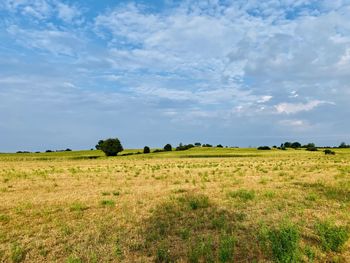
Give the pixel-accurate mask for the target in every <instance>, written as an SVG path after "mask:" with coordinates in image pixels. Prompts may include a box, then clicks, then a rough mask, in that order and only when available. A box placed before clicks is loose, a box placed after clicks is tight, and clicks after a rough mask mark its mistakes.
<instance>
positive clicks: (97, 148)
mask: <svg viewBox="0 0 350 263" xmlns="http://www.w3.org/2000/svg"><path fill="white" fill-rule="evenodd" d="M102 143H103V140H99V141H98V143H97V145H96V146H95V147H96V150H101V146H102Z"/></svg>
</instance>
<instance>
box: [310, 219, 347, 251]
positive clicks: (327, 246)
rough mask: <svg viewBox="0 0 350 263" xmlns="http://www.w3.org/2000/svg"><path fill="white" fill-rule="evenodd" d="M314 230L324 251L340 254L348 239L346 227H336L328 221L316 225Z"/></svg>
mask: <svg viewBox="0 0 350 263" xmlns="http://www.w3.org/2000/svg"><path fill="white" fill-rule="evenodd" d="M315 229H316V233H317V234H318V236H319V238H320V241H321V246H322V249H323V250H325V251H334V252H340V251H341V250H342V248H343V247H344V245H345V243H346V242H347V241H348V240H349V237H350V236H349V229H348V228H347V227H344V226H336V225H335V224H334V223H332V222H330V221H323V222H319V223H317V224H316V226H315Z"/></svg>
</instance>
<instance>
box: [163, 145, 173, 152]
mask: <svg viewBox="0 0 350 263" xmlns="http://www.w3.org/2000/svg"><path fill="white" fill-rule="evenodd" d="M172 149H173V147H172V146H171V144H169V143H168V144H166V145H165V146H164V151H166V152H170V151H172Z"/></svg>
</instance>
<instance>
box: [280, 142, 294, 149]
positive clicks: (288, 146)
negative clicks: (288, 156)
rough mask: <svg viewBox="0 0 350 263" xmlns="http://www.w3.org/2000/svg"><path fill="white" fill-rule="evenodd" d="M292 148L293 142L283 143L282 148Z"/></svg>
mask: <svg viewBox="0 0 350 263" xmlns="http://www.w3.org/2000/svg"><path fill="white" fill-rule="evenodd" d="M283 147H284V148H291V147H292V143H291V142H285V143H282V144H281V148H283Z"/></svg>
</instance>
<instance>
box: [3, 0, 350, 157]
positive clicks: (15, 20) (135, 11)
mask: <svg viewBox="0 0 350 263" xmlns="http://www.w3.org/2000/svg"><path fill="white" fill-rule="evenodd" d="M349 17H350V1H349V0H334V1H328V0H323V1H322V0H317V1H315V0H293V1H292V0H266V1H258V0H250V1H243V0H235V1H215V0H212V1H171V0H164V1H156V0H154V1H112V0H104V1H93V0H87V1H78V0H76V1H73V0H70V1H69V0H2V1H1V2H0V151H17V150H31V151H34V150H46V149H63V148H67V147H70V148H73V149H87V148H91V147H93V146H94V145H95V143H96V142H97V141H98V140H99V139H101V138H107V137H119V138H120V139H121V141H122V143H123V145H124V146H125V147H143V146H144V145H149V146H151V147H154V146H162V145H164V144H166V143H172V144H178V143H180V142H182V143H193V142H196V141H200V142H203V143H211V144H219V143H221V144H224V145H232V146H236V145H237V146H258V145H265V144H267V145H274V144H280V143H281V142H284V141H289V140H290V141H294V140H298V141H301V142H302V143H307V142H315V143H317V144H320V145H338V144H339V143H340V142H342V141H346V142H348V143H350V123H349V122H348V119H349V116H350V106H349V100H350V19H349Z"/></svg>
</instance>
